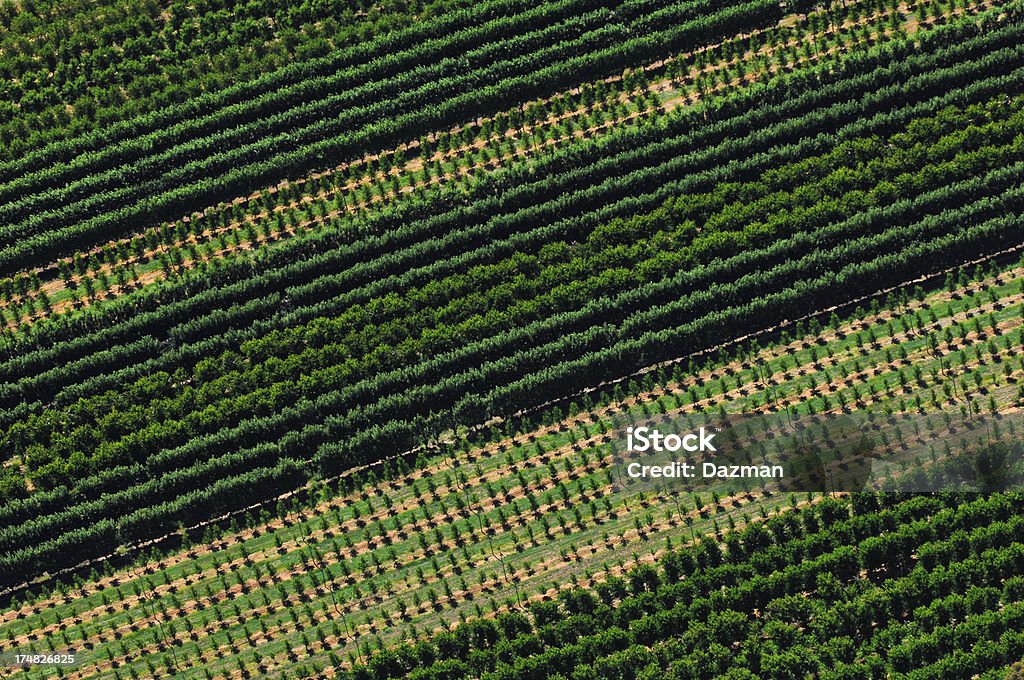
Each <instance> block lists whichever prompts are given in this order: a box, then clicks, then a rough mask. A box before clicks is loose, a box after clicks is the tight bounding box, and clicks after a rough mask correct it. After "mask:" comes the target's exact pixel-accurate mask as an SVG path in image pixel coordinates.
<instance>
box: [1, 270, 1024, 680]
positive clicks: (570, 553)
mask: <svg viewBox="0 0 1024 680" xmlns="http://www.w3.org/2000/svg"><path fill="white" fill-rule="evenodd" d="M1022 282H1024V269H1022V268H1020V267H1019V266H1018V265H1011V266H1010V267H1009V268H1008V269H1007V270H1006V271H991V272H986V271H982V270H978V272H977V274H975V276H974V277H973V278H972V277H968V276H965V275H964V274H960V275H956V274H954V275H953V276H951V278H950V279H949V282H948V290H941V291H937V292H935V293H932V294H928V295H920V296H919V297H915V298H912V299H910V300H907V301H905V302H901V301H899V300H898V298H894V299H893V301H894V302H899V304H898V306H897V307H895V308H886V307H881V308H877V309H876V310H875V311H872V312H867V311H866V310H865V311H863V312H861V313H859V314H857V315H855V316H854V317H853V318H851V319H849V320H845V321H840V320H838V319H837V320H834V321H833V325H831V326H825V327H823V328H821V329H820V330H818V331H817V332H816V333H812V332H811V330H810V329H809V328H808V327H807V326H806V325H805V324H800V327H799V328H797V327H792V328H791V329H789V330H787V331H786V332H787V334H788V335H790V336H791V337H792V338H793V339H792V340H790V341H789V342H787V343H785V344H780V345H772V346H769V347H767V348H765V349H757V348H756V347H753V346H751V345H750V344H744V345H743V346H741V347H738V348H737V349H736V350H733V351H727V352H725V353H721V354H718V355H716V356H715V358H713V359H707V360H706V363H705V361H701V362H700V364H698V365H697V366H693V367H691V368H690V370H683V368H684V367H683V366H682V365H678V364H677V365H675V366H674V367H668V366H667V367H664V368H662V369H659V370H658V371H655V372H651V373H647V374H645V377H644V378H642V379H640V381H639V383H637V382H634V383H632V384H630V385H627V386H626V387H623V386H621V385H619V386H616V387H615V389H614V390H611V389H609V390H608V391H607V392H604V393H600V394H599V395H598V396H597V399H596V401H595V399H594V398H593V397H590V398H587V399H585V401H584V402H583V403H582V404H573V405H570V406H569V407H568V412H569V413H571V414H572V415H566V414H565V413H563V414H562V415H559V414H558V413H555V412H551V413H548V414H546V415H545V416H544V420H546V421H548V422H550V423H551V424H549V425H543V426H540V427H538V428H537V429H532V426H529V425H526V424H525V423H524V425H526V426H525V427H523V428H521V429H522V431H520V432H517V433H516V434H515V435H513V436H511V437H510V436H507V435H504V434H502V433H501V431H500V430H499V429H497V428H495V429H494V430H493V434H491V435H490V437H491V438H492V439H493V443H489V444H485V445H482V446H479V445H478V446H469V447H466V449H465V450H459V449H458V448H457V447H453V448H451V449H449V452H448V453H446V454H445V455H443V456H442V457H441V458H440V459H439V460H438V461H437V462H436V463H433V464H429V463H426V462H425V461H424V462H423V463H421V464H420V465H419V466H416V467H415V468H413V469H404V470H395V469H393V468H392V471H391V472H390V473H384V474H385V475H386V476H388V477H391V478H392V479H391V480H390V481H388V480H387V479H378V481H374V479H375V476H376V475H379V474H382V472H383V469H381V468H376V469H375V470H376V472H375V473H373V472H371V471H370V470H364V471H362V472H359V473H357V474H355V475H346V476H345V477H343V478H342V479H341V480H340V481H339V482H336V483H332V484H330V485H329V486H328V487H325V488H323V489H322V490H321V491H320V492H319V494H317V493H315V492H314V493H313V494H311V495H310V496H309V497H308V498H309V500H308V501H306V503H308V505H306V504H305V503H303V504H301V505H300V507H298V508H295V509H293V510H290V511H289V510H288V504H287V503H286V504H285V505H283V506H282V505H279V506H278V508H277V510H278V512H279V513H282V514H281V516H280V517H279V518H276V519H270V518H269V516H267V515H264V518H265V519H264V521H255V517H254V518H253V521H252V524H251V526H250V527H247V528H245V529H242V530H239V531H237V533H229V534H227V535H225V536H223V537H221V538H218V539H216V540H212V541H208V542H199V543H197V544H195V545H192V546H191V547H189V548H187V549H183V550H181V551H180V552H172V553H170V554H168V555H167V556H165V557H163V558H161V559H159V560H157V561H154V562H147V561H142V562H140V563H137V564H136V565H134V566H131V567H127V568H125V569H122V570H118V571H117V572H115V573H111V574H110V575H107V576H102V577H100V576H99V575H98V574H97V575H96V578H97V579H98V580H97V583H96V584H95V585H92V584H84V585H83V587H82V588H81V589H78V588H75V589H70V590H68V591H67V592H66V593H64V594H63V595H62V594H59V593H53V594H52V595H50V596H49V597H46V596H43V597H39V596H36V598H34V599H33V601H31V602H26V603H25V604H22V605H19V606H17V608H16V609H15V610H14V611H12V612H11V613H10V614H8V615H7V616H6V617H5V619H4V624H3V627H2V629H0V630H2V632H0V636H3V637H5V638H6V640H7V642H8V643H11V644H16V645H19V647H23V646H25V645H32V646H33V647H34V648H35V649H39V650H41V649H45V648H46V646H47V645H57V646H62V647H66V646H70V647H74V648H78V649H82V648H83V647H85V648H86V649H89V651H88V652H87V653H85V654H83V657H84V658H85V659H90V660H91V661H90V663H94V664H95V668H93V667H92V666H89V667H83V668H82V669H80V670H79V672H78V674H73V675H74V677H79V675H91V674H92V672H93V671H94V670H104V669H105V670H107V671H111V670H117V669H120V670H122V671H123V674H130V673H131V671H132V670H134V671H135V672H136V673H139V674H141V675H147V674H150V673H153V672H158V671H159V669H160V668H161V665H162V664H165V663H167V664H170V666H169V667H167V668H166V669H165V670H166V672H168V673H175V674H177V673H186V672H188V668H190V667H191V668H192V672H200V673H201V672H202V671H203V670H211V671H217V670H223V671H226V672H230V673H234V672H236V671H238V670H240V669H241V668H244V669H246V671H247V672H249V673H252V674H255V675H260V674H263V673H269V672H270V671H271V669H274V668H277V667H278V666H280V665H282V664H284V665H288V664H290V663H294V662H295V661H296V660H297V659H298V658H299V657H302V658H306V659H307V663H310V664H319V665H320V667H321V668H326V667H329V666H330V667H334V666H335V665H336V664H337V663H338V662H339V661H340V660H347V662H351V661H356V662H358V660H359V659H360V658H364V659H365V658H367V657H369V656H370V655H372V654H373V650H374V649H375V648H376V646H377V645H379V644H389V643H391V642H393V641H394V640H395V639H396V638H397V639H402V638H407V637H409V636H410V635H416V634H425V633H429V632H431V631H433V630H435V629H437V628H438V627H442V629H443V628H446V627H447V626H448V625H452V624H455V623H457V622H459V621H460V619H462V620H465V619H469V618H480V617H482V618H485V619H490V618H493V617H495V616H499V617H500V616H501V615H503V614H505V613H507V612H509V611H519V610H522V609H524V608H528V607H529V605H530V604H531V603H535V602H546V601H551V600H552V598H553V597H556V596H557V595H558V593H559V591H561V590H564V589H566V588H570V587H572V586H574V585H580V586H593V585H595V584H600V583H606V582H608V580H609V579H612V582H613V583H615V582H616V581H615V578H616V577H618V576H622V575H626V574H629V573H630V571H629V569H630V568H631V567H633V566H635V565H637V564H641V565H643V564H652V563H655V562H656V561H657V560H662V559H663V557H664V555H665V554H666V551H668V552H671V551H672V550H673V546H675V547H678V546H680V545H685V544H687V543H689V542H690V541H691V540H692V539H693V538H694V536H702V535H707V534H712V535H713V534H716V533H719V534H725V535H726V536H728V535H730V533H731V532H732V531H734V530H735V531H739V530H740V529H739V528H742V527H744V526H746V525H748V524H753V523H759V522H761V521H763V519H764V518H766V517H770V516H775V515H777V514H779V513H780V512H781V511H782V510H785V509H788V508H789V507H791V506H793V505H800V506H803V505H805V504H807V503H810V504H812V505H813V504H816V503H818V502H820V500H821V497H820V496H814V497H811V498H804V497H803V496H802V495H801V496H800V497H799V498H797V497H796V496H793V495H788V496H786V495H782V496H779V495H776V496H765V495H764V494H763V493H762V492H759V491H758V490H757V489H756V488H754V489H752V490H751V491H750V492H749V493H745V494H741V495H739V496H736V497H726V498H712V497H710V496H705V497H703V498H701V497H700V495H699V494H698V495H692V494H688V493H676V494H668V495H664V496H654V495H650V496H639V497H638V496H637V495H636V494H626V493H622V492H621V490H620V491H617V490H616V487H615V483H614V479H613V478H612V473H611V471H610V470H609V468H608V467H607V466H606V465H603V464H602V463H603V462H605V461H607V459H608V458H609V457H610V456H611V455H612V448H613V444H612V443H611V441H610V439H611V438H610V437H609V435H607V434H605V433H607V432H610V431H612V430H613V429H614V428H615V427H616V426H617V423H620V422H626V421H631V420H632V421H637V420H643V419H647V418H650V419H654V420H657V419H659V418H662V417H664V416H665V414H672V413H674V412H676V411H681V412H690V411H697V410H716V409H718V408H719V407H724V408H725V409H726V410H727V411H729V412H738V413H750V412H757V411H761V410H767V409H777V408H779V407H785V406H787V405H790V406H794V407H795V408H798V409H801V410H807V409H816V410H818V411H819V412H825V411H828V410H839V409H842V408H843V406H842V405H844V404H845V405H847V406H852V405H854V404H857V406H866V405H869V404H871V405H875V406H877V407H880V408H889V409H892V410H894V411H895V412H912V411H913V410H915V409H918V408H925V407H932V408H939V407H944V406H950V405H954V406H955V405H959V404H962V403H966V402H967V401H978V402H980V403H981V404H982V407H981V408H984V409H989V408H990V406H989V404H990V403H991V404H992V405H993V406H994V407H995V408H997V409H998V410H1001V411H1003V412H1009V411H1013V410H1014V409H1016V408H1017V407H1018V406H1019V405H1020V404H1021V401H1022V398H1021V390H1020V388H1019V381H1020V380H1021V379H1022V378H1024V365H1022V364H1021V360H1020V352H1019V348H1020V347H1022V346H1024V336H1022V331H1024V328H1022V326H1024V321H1022V318H1024V293H1022V292H1021V291H1022V287H1021V284H1022ZM811 325H812V326H815V327H816V324H814V323H812V324H811ZM662 381H666V382H664V384H657V383H662ZM951 385H952V386H953V388H954V389H955V390H957V391H956V394H953V393H951V392H950V391H949V388H950V386H951ZM958 386H959V387H958ZM645 387H646V389H645ZM961 389H962V390H963V391H959V390H961ZM627 395H628V396H627ZM385 469H386V468H385ZM335 488H337V490H338V492H339V494H340V495H338V496H337V497H335V496H334V494H333V492H332V491H331V490H332V489H335ZM830 503H831V504H832V505H830V507H832V506H834V505H835V502H834V501H830ZM840 507H841V506H840ZM737 527H739V528H737ZM729 540H731V539H729ZM729 540H727V545H729V546H730V547H731V546H732V545H733V544H732V543H730V542H729ZM850 552H851V555H855V553H853V552H852V551H850ZM847 559H854V561H856V557H849V556H848V557H847ZM172 652H173V653H172ZM331 654H333V655H335V657H337V659H334V660H332V659H331V657H330V655H331ZM175 657H176V658H177V659H181V660H182V661H180V662H179V661H177V660H175ZM309 657H312V658H309ZM114 660H116V663H115V662H114ZM186 660H187V661H186ZM176 664H177V665H176Z"/></svg>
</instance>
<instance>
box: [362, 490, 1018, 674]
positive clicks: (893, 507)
mask: <svg viewBox="0 0 1024 680" xmlns="http://www.w3.org/2000/svg"><path fill="white" fill-rule="evenodd" d="M879 501H882V502H883V503H884V504H886V505H888V506H889V507H881V508H880V507H879ZM1020 502H1021V498H1020V496H1019V494H1015V495H1012V496H995V497H991V498H958V497H956V496H946V497H931V498H927V497H919V498H914V499H911V500H908V501H903V502H901V499H900V497H899V496H888V497H872V496H859V497H856V498H855V499H854V505H855V507H859V508H860V510H859V511H858V512H857V514H855V515H854V516H852V517H851V516H850V515H849V514H847V513H848V512H849V510H848V508H847V507H846V506H844V504H843V503H841V502H837V501H833V500H825V501H822V502H820V503H818V504H817V506H815V507H813V508H809V509H805V510H801V511H797V512H792V513H786V514H785V515H784V516H782V517H778V518H775V519H771V520H768V521H767V522H766V523H765V524H764V525H758V524H755V525H752V526H751V527H748V528H747V529H745V530H743V531H741V532H739V533H738V534H730V535H729V536H730V540H729V541H728V544H727V546H723V545H721V544H719V543H715V542H713V541H703V542H701V543H700V544H699V545H697V546H694V547H692V548H686V549H683V550H677V551H672V552H669V553H668V554H667V555H666V556H665V557H664V558H663V559H662V562H661V568H660V569H654V568H653V567H650V566H644V567H639V568H636V569H634V570H633V571H632V572H631V573H630V574H628V575H627V577H626V578H624V579H618V578H612V579H609V580H608V581H606V582H605V583H604V584H602V585H601V586H598V587H597V588H595V589H593V590H582V589H574V590H567V591H563V593H562V594H561V595H560V597H559V600H558V601H557V602H554V603H538V604H536V605H533V606H532V607H531V608H530V615H529V616H525V615H523V614H520V613H513V614H509V615H505V616H503V617H499V618H498V620H497V621H495V622H488V621H470V622H468V623H466V624H463V625H461V626H458V627H457V628H456V629H455V630H454V631H452V632H450V633H441V634H439V635H436V636H433V637H430V638H427V639H424V640H422V641H419V642H417V643H415V644H399V645H396V646H393V647H390V648H387V649H384V650H381V651H378V652H376V653H375V654H374V655H373V658H372V659H371V660H370V661H369V663H368V664H366V665H362V666H358V665H357V667H356V668H355V669H353V670H352V671H351V672H349V673H348V676H349V677H353V678H362V679H369V678H374V679H381V680H382V679H384V678H391V677H394V678H398V677H423V678H431V677H469V676H484V677H494V678H504V677H509V678H511V677H515V678H532V677H537V678H547V677H551V674H552V673H556V674H559V673H560V674H562V677H592V676H593V675H600V676H625V677H638V678H639V677H655V674H664V673H665V672H666V671H668V672H669V673H673V674H679V675H681V676H682V677H699V678H705V677H707V678H711V677H713V676H715V675H717V674H720V673H724V672H726V671H728V670H730V669H732V672H733V673H735V672H736V670H737V668H740V669H746V670H747V672H748V673H750V674H751V675H750V677H763V676H765V675H769V676H771V677H794V678H797V677H803V676H804V675H805V674H806V673H814V672H817V673H822V674H824V676H825V677H835V678H838V677H847V676H846V675H844V673H846V672H848V671H851V670H853V669H854V667H858V668H859V669H860V670H861V671H863V670H864V663H865V660H864V659H865V657H866V656H868V655H866V654H865V651H867V650H871V651H872V652H877V651H879V650H882V651H883V652H884V653H883V654H882V655H880V656H874V661H873V662H872V663H873V664H874V665H875V666H877V671H879V672H883V673H884V672H886V671H890V672H891V671H895V672H906V671H909V670H911V669H913V668H920V667H922V666H925V665H928V664H932V663H943V661H944V660H946V659H949V658H950V656H951V655H953V654H954V653H958V654H959V655H960V657H959V660H960V662H961V663H963V661H964V658H965V657H967V655H969V654H971V652H972V651H975V652H976V654H975V655H974V656H973V658H971V668H972V672H980V671H983V670H991V669H995V668H999V667H1001V666H1004V665H1007V664H1008V663H1010V662H1012V661H1014V660H1016V659H1017V658H1018V656H1019V655H1020V653H1021V652H1022V651H1024V637H1022V636H1021V635H1019V633H1018V634H1017V635H1016V636H1011V637H1009V638H1008V637H1007V636H1006V635H1004V632H1005V631H1013V630H1018V629H1017V625H1018V622H1019V621H1020V620H1021V618H1022V617H1024V607H1021V605H1020V597H1021V594H1022V593H1021V590H1020V587H1019V583H1018V581H1019V578H1013V577H1014V575H1015V574H1016V573H1017V572H1016V570H1017V569H1018V568H1019V565H1020V564H1021V563H1022V560H1024V550H1022V549H1021V544H1020V542H1019V541H1020V535H1018V537H1017V539H1016V540H1015V541H1014V542H1011V543H1009V544H1007V543H1000V544H998V545H994V546H989V545H987V544H984V543H977V544H975V546H976V550H971V551H968V552H966V553H960V554H952V553H950V552H949V551H946V552H944V553H941V552H937V554H938V555H939V557H938V561H936V562H935V563H933V564H931V565H929V566H927V567H924V566H917V567H913V566H912V565H907V564H905V563H904V561H903V560H902V558H900V557H899V555H897V554H893V553H890V552H886V550H885V549H883V550H882V551H878V550H877V549H876V543H877V541H878V540H879V538H878V537H879V535H881V532H882V531H883V529H882V527H894V528H901V529H905V528H908V527H910V528H913V530H914V536H913V538H912V539H910V541H911V545H912V546H919V547H921V548H925V547H926V546H929V545H931V543H930V542H931V541H933V540H934V537H936V536H938V535H949V534H950V533H953V532H956V531H961V530H960V529H950V528H949V527H948V526H947V523H952V524H953V525H954V526H956V527H964V529H965V530H966V531H967V532H968V533H969V534H970V535H974V534H976V533H977V534H982V533H987V532H991V529H989V527H988V526H987V522H989V521H991V522H995V523H996V524H998V523H1012V524H1015V525H1019V524H1020V523H1019V522H1018V521H1016V520H1015V519H1014V518H1013V516H1014V514H1015V513H1016V512H1018V511H1019V508H1018V506H1020ZM961 504H962V505H961ZM958 505H960V507H959V508H958V507H957V506H958ZM961 509H962V512H961ZM980 517H984V520H983V521H981V522H978V521H976V520H977V519H979V518H980ZM851 537H858V538H854V539H853V540H852V542H850V538H851ZM908 538H909V536H908ZM748 543H752V544H754V545H757V546H759V547H758V548H757V549H756V552H753V553H749V554H750V555H758V554H760V553H761V551H762V550H766V549H767V550H774V551H775V552H777V553H778V560H777V561H776V560H770V561H761V562H760V563H759V564H755V563H753V562H750V561H747V558H746V555H745V554H742V553H741V554H734V550H735V549H739V548H740V546H744V545H746V544H748ZM807 546H813V548H814V556H813V557H810V556H807ZM723 548H725V549H724V550H723ZM869 553H870V554H872V555H873V556H871V557H869V556H868V554H869ZM890 567H891V568H890ZM862 569H867V570H868V573H869V574H876V573H878V571H879V570H883V571H884V576H882V577H877V576H876V577H874V578H873V580H868V579H865V578H864V577H863V576H862V575H861V570H862ZM1006 578H1009V580H1008V581H1006V582H1005V584H1004V583H1003V580H1004V579H1006ZM950 593H958V594H955V595H950ZM944 615H945V616H944ZM947 616H948V618H947ZM897 633H900V634H897ZM954 636H955V638H954ZM953 639H956V640H958V641H959V643H958V645H957V646H955V647H954V646H953V645H952V641H953ZM823 641H829V642H823ZM960 643H962V644H960ZM974 645H978V647H974V650H972V649H971V647H973V646H974ZM652 648H653V649H654V650H655V651H653V652H652V651H651V649H652Z"/></svg>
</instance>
